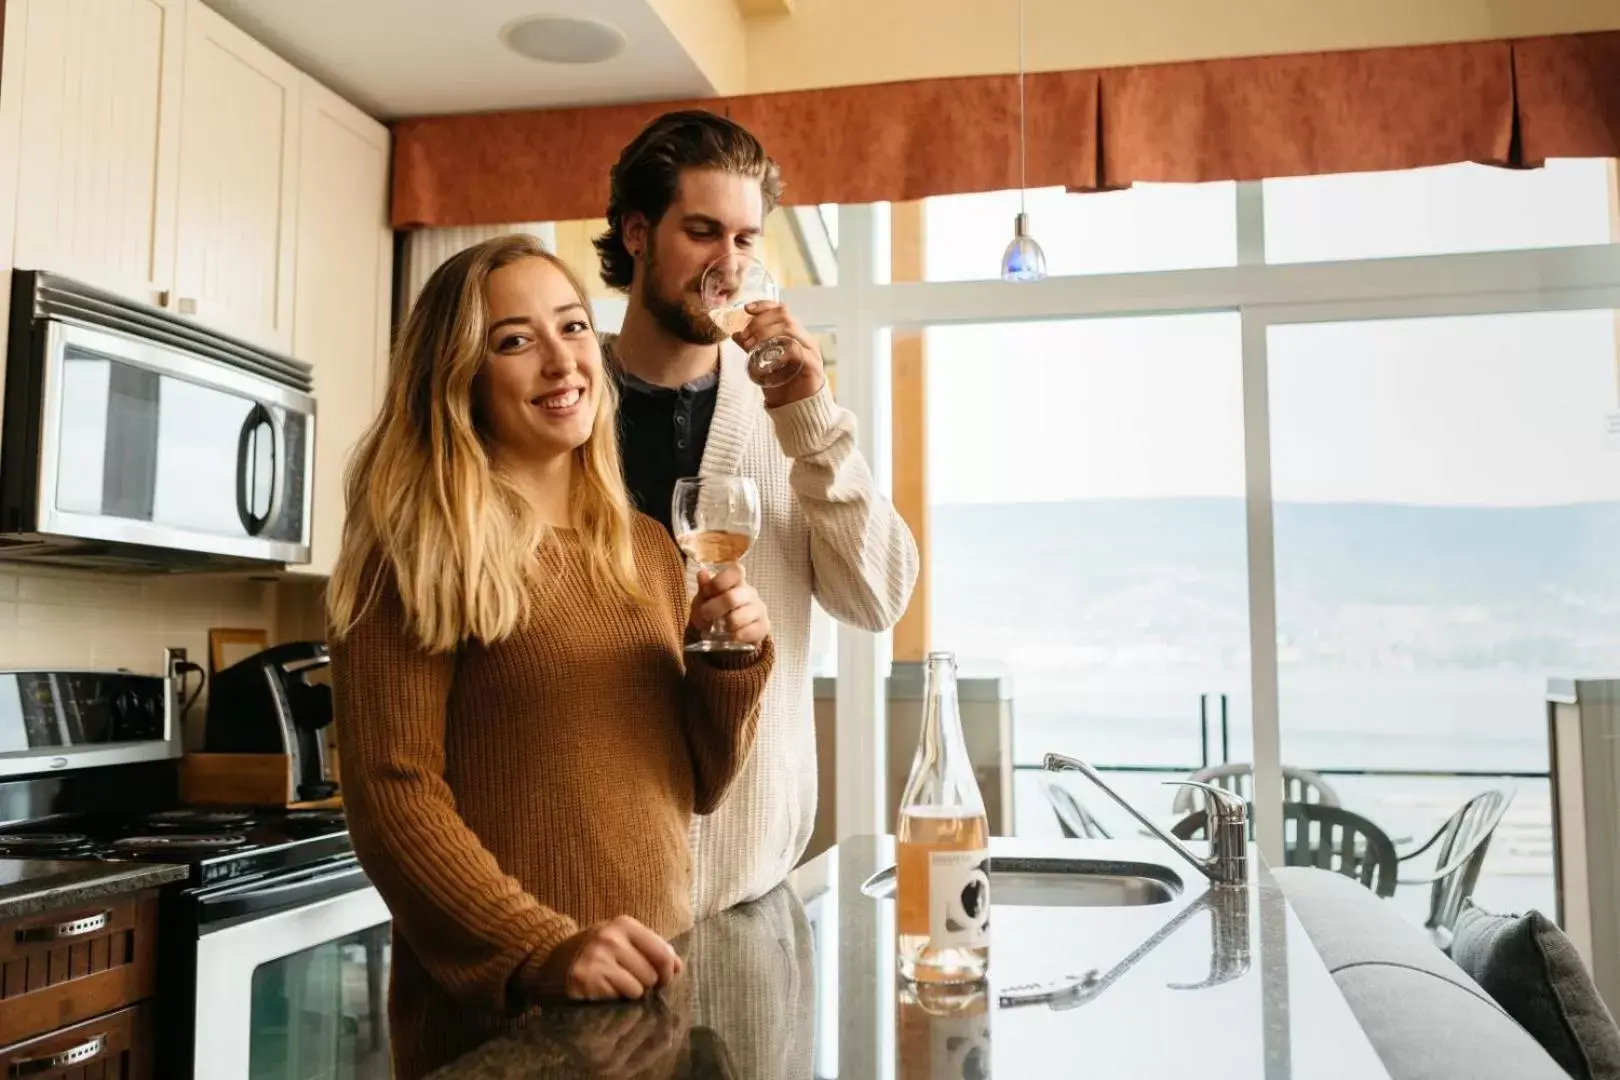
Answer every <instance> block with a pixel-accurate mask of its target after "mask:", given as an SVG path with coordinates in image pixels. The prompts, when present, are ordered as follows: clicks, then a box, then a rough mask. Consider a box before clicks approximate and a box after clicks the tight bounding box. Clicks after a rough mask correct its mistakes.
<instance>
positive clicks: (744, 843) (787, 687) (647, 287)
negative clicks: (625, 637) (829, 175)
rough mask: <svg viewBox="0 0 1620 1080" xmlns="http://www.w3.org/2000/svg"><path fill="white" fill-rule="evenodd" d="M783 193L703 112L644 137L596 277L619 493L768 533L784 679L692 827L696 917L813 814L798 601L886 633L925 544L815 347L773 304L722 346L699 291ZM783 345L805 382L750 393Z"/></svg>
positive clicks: (754, 872)
mask: <svg viewBox="0 0 1620 1080" xmlns="http://www.w3.org/2000/svg"><path fill="white" fill-rule="evenodd" d="M780 195H781V179H780V176H779V174H778V171H777V167H776V164H775V162H773V161H771V159H770V158H769V157H767V156H766V154H765V150H764V148H763V147H761V146H760V144H759V141H758V140H757V139H755V138H754V137H753V136H752V135H750V134H749V133H748V132H747V131H746V130H744V129H743V128H742V127H740V126H738V125H737V124H734V123H732V122H731V121H730V120H727V119H725V118H723V117H720V116H716V115H714V114H712V113H707V112H701V111H688V112H674V113H669V114H667V115H665V116H662V117H660V118H658V119H657V120H655V121H653V122H652V123H651V124H650V125H648V127H647V128H646V129H644V130H643V131H642V132H641V134H640V135H638V136H637V137H636V138H635V139H634V140H633V141H632V142H631V143H630V145H629V146H627V147H625V149H624V152H623V154H621V155H620V158H619V162H618V164H617V165H616V166H614V169H613V174H612V186H611V193H610V195H609V200H608V210H607V218H608V231H607V232H606V233H604V234H603V235H602V236H601V237H599V238H598V239H597V240H596V249H597V252H598V254H599V255H600V257H601V264H602V280H603V281H605V282H607V284H608V285H610V286H612V287H613V288H616V289H621V290H624V291H625V292H626V293H628V295H629V304H628V307H627V309H626V311H625V316H624V323H623V328H622V330H621V331H620V333H619V334H617V335H603V350H604V352H605V354H606V356H607V359H608V363H609V365H610V366H611V367H612V368H613V370H614V371H615V372H616V373H617V374H618V377H619V383H620V389H621V395H620V398H621V400H620V416H619V432H620V443H621V445H622V447H623V451H624V462H625V478H626V480H627V481H628V483H629V486H630V491H631V495H632V497H633V498H634V499H635V502H636V505H637V506H638V507H639V508H640V509H641V510H642V511H643V512H645V513H647V514H649V515H651V516H653V517H655V518H657V519H658V520H660V521H662V522H663V523H664V525H665V527H666V528H668V527H669V524H670V495H671V491H672V489H673V487H674V483H675V480H676V479H678V478H679V477H683V476H696V475H698V474H699V473H700V472H701V473H703V474H717V475H731V474H739V475H743V476H748V477H751V478H753V480H754V482H755V483H756V485H757V486H758V488H759V493H760V502H761V518H762V528H761V532H760V536H759V539H758V540H757V541H756V543H755V544H754V547H753V549H752V550H751V551H750V553H749V555H748V556H747V558H746V565H747V567H748V576H749V580H750V581H751V582H752V583H753V584H754V585H755V587H756V588H758V590H759V592H760V595H761V596H762V598H763V599H764V601H765V605H766V609H767V610H768V611H769V612H770V613H771V622H772V624H773V626H774V628H775V630H774V634H775V638H776V670H775V673H774V674H773V676H772V678H771V682H770V685H769V686H768V687H767V689H766V691H765V697H764V699H763V700H762V702H761V705H760V726H759V735H758V739H757V741H756V742H755V746H754V752H753V754H752V755H751V756H750V758H749V761H748V764H747V766H746V767H745V768H744V770H743V772H742V774H741V775H740V776H739V777H738V778H737V780H736V781H735V782H734V784H733V786H732V788H731V792H730V794H729V795H728V796H727V798H726V801H725V802H724V803H723V804H722V805H721V807H720V809H719V810H718V811H717V812H716V813H714V814H712V815H710V816H708V817H702V818H696V819H694V821H693V827H692V857H693V867H692V871H693V873H692V876H693V912H694V915H695V916H696V917H698V918H703V917H705V916H707V915H710V914H713V913H714V912H717V911H721V910H724V909H725V908H728V907H731V906H732V905H734V904H738V903H742V902H744V901H748V900H753V899H757V898H758V897H760V896H763V895H764V894H765V893H766V892H768V891H770V889H771V888H773V887H774V886H776V885H777V884H779V883H780V882H781V881H782V880H783V879H784V878H785V877H786V876H787V874H788V872H789V871H790V870H792V869H793V867H794V866H795V865H796V864H797V863H798V861H799V858H800V857H801V856H802V855H803V853H804V849H805V846H806V844H807V843H808V842H809V839H810V832H811V829H812V828H813V826H814V824H815V815H816V742H815V725H814V719H813V716H812V713H811V708H812V705H811V693H810V689H811V684H810V677H809V653H810V602H811V598H812V597H814V598H815V599H816V600H817V601H819V602H820V604H821V606H822V607H823V608H824V609H825V610H826V611H827V612H828V613H829V614H830V615H832V616H833V617H834V618H836V619H838V620H840V621H841V622H844V623H846V624H848V625H850V626H854V627H858V628H860V629H863V630H871V631H878V630H884V629H887V628H889V627H891V626H893V625H894V624H895V622H897V621H898V620H899V618H900V615H901V614H902V613H903V612H904V611H905V608H906V604H907V602H908V601H909V600H910V599H911V589H912V586H913V585H914V584H915V583H916V579H917V546H916V543H915V541H913V539H912V536H911V533H910V531H909V530H908V529H907V528H906V524H905V522H904V521H902V520H901V519H900V516H899V515H898V514H897V513H896V512H895V509H894V507H893V506H892V505H891V504H890V503H889V501H888V500H887V499H886V498H884V497H883V496H882V495H881V494H879V493H878V492H877V491H876V490H875V488H874V486H873V481H872V471H871V469H870V468H869V467H868V465H867V463H866V461H865V459H864V458H862V456H861V454H860V451H859V450H857V449H856V446H855V419H854V417H853V416H852V415H851V414H850V412H849V411H848V410H847V409H843V408H840V407H839V406H838V405H837V404H836V403H835V402H834V401H833V398H832V394H831V392H830V391H829V390H828V388H827V382H826V378H825V374H824V372H823V369H822V358H821V353H820V351H819V350H818V349H817V348H816V345H815V342H814V340H813V339H812V338H811V336H810V335H809V334H808V333H807V332H806V331H805V329H804V328H803V327H802V326H800V325H799V323H798V321H797V320H795V319H794V318H793V315H792V313H791V312H790V311H788V309H787V308H786V307H785V306H784V305H781V304H756V305H751V306H750V308H749V310H750V313H751V314H752V315H753V320H752V322H751V323H750V325H749V326H748V328H747V329H746V330H744V331H742V332H741V333H739V334H737V335H736V339H735V340H731V339H728V338H726V336H725V335H724V334H723V333H722V332H721V331H719V330H718V329H717V328H716V327H715V326H714V324H713V323H712V322H711V321H710V320H709V319H708V318H707V316H706V314H705V311H704V305H703V304H702V299H701V293H700V288H699V282H700V281H701V278H702V274H703V270H704V268H705V267H706V266H708V265H709V264H710V263H711V262H713V261H714V260H715V259H716V258H718V257H721V256H725V255H728V254H731V253H734V252H748V253H750V254H757V251H756V249H757V247H758V245H759V243H760V240H761V239H762V235H763V232H764V223H765V215H766V214H768V213H769V212H770V211H771V210H772V209H773V208H774V207H775V205H776V202H777V200H778V198H779V197H780ZM773 337H785V338H788V339H790V344H789V354H790V357H789V358H790V359H792V360H797V361H798V362H799V364H800V365H801V367H800V370H799V374H798V375H797V377H795V378H794V379H793V380H792V381H791V382H789V383H787V384H786V385H784V386H779V387H775V388H772V389H768V390H763V391H762V390H761V389H760V388H759V387H758V386H756V385H754V383H753V382H752V381H750V380H749V378H748V374H747V355H746V351H747V350H749V349H751V348H753V347H754V346H755V345H756V344H758V343H759V342H762V341H765V340H767V339H769V338H773Z"/></svg>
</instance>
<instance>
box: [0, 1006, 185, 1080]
mask: <svg viewBox="0 0 1620 1080" xmlns="http://www.w3.org/2000/svg"><path fill="white" fill-rule="evenodd" d="M152 1029H153V1022H152V1004H151V1003H150V1002H143V1003H141V1004H139V1005H135V1006H132V1007H131V1008H128V1009H120V1010H119V1011H118V1012H115V1013H109V1014H108V1015H106V1016H99V1017H97V1018H96V1019H94V1020H91V1021H90V1022H89V1023H85V1024H76V1025H74V1026H73V1027H65V1028H61V1029H60V1030H57V1031H53V1032H51V1033H50V1034H48V1035H41V1036H40V1037H39V1038H37V1039H30V1040H29V1041H28V1042H26V1043H21V1044H18V1045H15V1046H7V1047H5V1048H4V1049H0V1075H3V1076H7V1077H22V1076H37V1077H39V1078H40V1080H151V1077H152V1063H153V1051H154V1049H155V1047H154V1045H153V1034H154V1033H153V1030H152Z"/></svg>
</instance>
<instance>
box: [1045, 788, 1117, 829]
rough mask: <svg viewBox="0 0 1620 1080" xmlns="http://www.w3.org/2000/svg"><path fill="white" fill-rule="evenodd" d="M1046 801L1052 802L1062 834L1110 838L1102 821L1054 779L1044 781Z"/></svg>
mask: <svg viewBox="0 0 1620 1080" xmlns="http://www.w3.org/2000/svg"><path fill="white" fill-rule="evenodd" d="M1046 801H1047V802H1049V803H1051V804H1052V812H1053V813H1055V814H1056V815H1057V819H1058V828H1060V829H1062V830H1063V835H1064V836H1066V837H1068V838H1070V839H1071V840H1073V839H1081V840H1108V839H1110V836H1109V834H1108V830H1107V829H1105V828H1103V825H1102V822H1100V821H1098V820H1097V818H1096V817H1095V816H1094V815H1093V814H1092V813H1091V811H1090V810H1087V809H1086V808H1085V807H1084V806H1082V805H1081V803H1080V800H1079V799H1076V798H1075V797H1074V793H1073V792H1071V791H1070V790H1069V789H1068V788H1066V787H1064V786H1063V785H1062V784H1060V783H1058V782H1057V781H1056V780H1048V781H1047V782H1046Z"/></svg>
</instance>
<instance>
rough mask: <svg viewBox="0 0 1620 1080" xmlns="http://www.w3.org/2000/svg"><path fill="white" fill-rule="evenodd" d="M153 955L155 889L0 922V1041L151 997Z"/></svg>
mask: <svg viewBox="0 0 1620 1080" xmlns="http://www.w3.org/2000/svg"><path fill="white" fill-rule="evenodd" d="M156 960H157V893H155V892H148V893H137V894H135V895H132V896H120V897H115V898H112V899H109V900H105V901H102V902H99V903H95V904H92V905H90V906H87V907H79V908H70V909H64V910H62V911H54V912H49V913H46V914H43V915H35V916H31V917H29V918H23V919H15V920H12V921H10V922H6V923H0V1046H9V1045H10V1044H12V1043H16V1042H21V1041H22V1040H23V1039H29V1038H32V1037H34V1036H35V1035H40V1034H43V1033H44V1032H47V1031H54V1030H55V1029H57V1028H61V1027H65V1026H66V1025H68V1024H76V1023H78V1022H79V1021H81V1020H88V1019H90V1018H91V1017H93V1016H100V1015H101V1014H102V1013H108V1012H112V1011H113V1010H115V1009H121V1008H123V1007H124V1006H126V1005H131V1004H134V1003H135V1002H137V1001H140V1000H142V999H143V998H148V997H151V996H152V994H153V992H154V990H155V986H156V976H157V971H156ZM86 1075H91V1076H94V1075H96V1074H95V1073H93V1072H92V1073H89V1074H86ZM0 1080H9V1077H8V1075H7V1074H6V1073H4V1072H0Z"/></svg>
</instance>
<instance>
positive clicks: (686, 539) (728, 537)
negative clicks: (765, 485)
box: [670, 476, 760, 652]
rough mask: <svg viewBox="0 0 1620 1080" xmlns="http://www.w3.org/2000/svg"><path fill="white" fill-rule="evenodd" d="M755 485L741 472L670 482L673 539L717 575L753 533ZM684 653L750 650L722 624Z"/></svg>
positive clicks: (747, 545)
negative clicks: (672, 483)
mask: <svg viewBox="0 0 1620 1080" xmlns="http://www.w3.org/2000/svg"><path fill="white" fill-rule="evenodd" d="M759 521H760V515H759V488H758V487H757V486H755V484H754V481H753V480H751V479H750V478H748V477H746V476H690V477H684V478H682V479H680V480H677V481H675V494H674V496H673V498H672V499H671V505H670V523H671V524H672V525H673V526H674V530H673V531H674V533H675V543H676V544H677V545H678V546H679V547H680V549H681V550H682V551H683V552H685V553H686V557H687V558H689V559H691V560H692V561H693V562H694V563H696V564H697V566H698V567H699V568H700V569H703V570H707V571H708V572H709V573H711V574H718V573H719V572H720V571H721V570H723V569H724V568H725V567H727V566H729V565H731V564H732V563H735V562H737V561H738V560H740V559H741V558H742V557H743V556H744V555H745V554H747V553H748V549H749V548H750V547H752V546H753V544H754V540H755V538H756V537H758V536H759ZM686 651H687V652H753V651H754V646H753V645H750V644H748V643H747V642H744V641H738V640H737V639H736V638H735V637H733V636H732V635H731V632H730V631H729V630H727V629H726V627H725V625H724V624H723V623H715V624H714V625H712V626H709V627H707V628H706V629H705V630H704V631H703V632H702V633H701V634H700V635H699V636H698V638H697V640H696V641H693V642H692V643H691V644H689V645H687V646H686Z"/></svg>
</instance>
